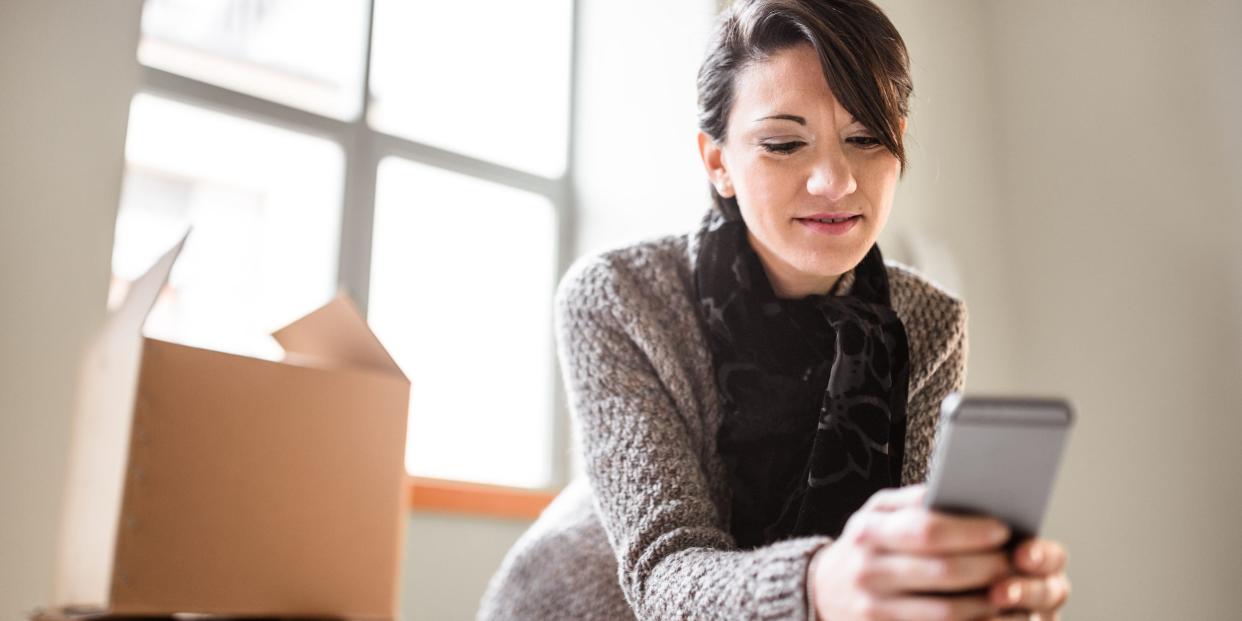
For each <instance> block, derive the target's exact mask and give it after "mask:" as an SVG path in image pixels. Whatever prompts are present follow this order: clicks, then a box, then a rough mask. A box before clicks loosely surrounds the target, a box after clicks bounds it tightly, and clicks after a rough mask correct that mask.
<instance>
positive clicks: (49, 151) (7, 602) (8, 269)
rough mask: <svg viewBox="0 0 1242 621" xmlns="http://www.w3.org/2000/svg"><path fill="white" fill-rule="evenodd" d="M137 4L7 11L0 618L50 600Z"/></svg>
mask: <svg viewBox="0 0 1242 621" xmlns="http://www.w3.org/2000/svg"><path fill="white" fill-rule="evenodd" d="M138 11H139V2H138V0H117V1H111V2H92V1H89V0H63V1H58V2H46V1H44V0H5V1H4V2H3V3H0V290H2V291H3V292H4V293H3V300H4V301H3V303H0V326H3V327H2V328H0V352H2V353H0V503H2V504H3V507H4V509H3V511H0V618H3V619H21V618H24V613H25V611H28V610H29V609H31V608H33V607H35V606H37V605H41V604H45V603H46V602H47V599H48V597H49V596H50V592H51V572H52V559H53V556H54V553H55V546H56V536H57V532H58V527H59V512H60V505H61V493H62V487H63V477H64V473H65V457H66V451H67V448H68V427H69V418H70V409H71V407H72V400H73V386H74V383H75V376H76V372H77V358H78V354H79V352H80V351H81V348H82V346H83V344H84V339H85V338H86V337H87V335H88V334H90V333H91V332H92V331H93V330H94V329H95V328H96V327H97V326H98V325H99V323H100V321H102V319H103V314H104V301H105V300H106V298H107V286H108V274H109V265H110V262H109V259H110V257H111V253H112V231H113V226H114V225H115V221H116V208H117V201H118V198H119V196H120V188H121V170H122V162H123V145H124V139H125V120H126V115H127V113H128V110H129V99H130V97H131V96H132V95H133V92H134V86H135V85H136V83H137V63H136V61H135V59H134V49H135V44H136V41H137V32H138Z"/></svg>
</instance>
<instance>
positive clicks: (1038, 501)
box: [927, 395, 1072, 538]
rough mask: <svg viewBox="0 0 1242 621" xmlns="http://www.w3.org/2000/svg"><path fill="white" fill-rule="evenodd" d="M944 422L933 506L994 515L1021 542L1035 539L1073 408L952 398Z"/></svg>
mask: <svg viewBox="0 0 1242 621" xmlns="http://www.w3.org/2000/svg"><path fill="white" fill-rule="evenodd" d="M941 417H942V418H941V420H942V422H943V425H944V426H943V427H942V428H941V430H940V440H939V442H938V443H937V445H936V450H935V452H934V453H933V456H932V474H931V478H930V480H929V482H928V493H927V499H928V505H929V506H930V507H931V508H932V509H935V510H938V511H945V512H951V513H982V514H989V515H993V516H995V517H997V518H999V519H1001V520H1004V521H1005V522H1007V523H1009V525H1010V526H1011V527H1012V528H1013V530H1014V534H1015V536H1016V537H1018V538H1024V537H1029V536H1034V535H1036V534H1037V533H1038V532H1039V528H1040V523H1041V522H1042V521H1043V516H1044V512H1045V510H1046V508H1047V505H1048V501H1049V497H1050V496H1051V493H1052V485H1053V483H1054V481H1055V479H1056V472H1057V469H1058V465H1059V464H1060V461H1061V454H1062V452H1063V450H1064V446H1065V440H1066V436H1067V434H1068V431H1069V427H1070V424H1071V421H1072V413H1071V411H1070V407H1069V404H1068V403H1067V402H1065V401H1063V400H1057V399H995V398H992V399H989V398H975V397H961V396H960V395H951V396H950V398H948V399H945V402H944V404H943V405H942V411H941Z"/></svg>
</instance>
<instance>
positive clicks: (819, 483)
mask: <svg viewBox="0 0 1242 621" xmlns="http://www.w3.org/2000/svg"><path fill="white" fill-rule="evenodd" d="M730 203H732V201H730ZM732 206H733V209H732V210H731V211H733V213H731V214H728V215H726V214H723V213H721V212H720V211H719V210H716V209H713V210H712V214H711V215H710V216H709V217H708V220H707V222H706V223H705V228H704V230H703V231H702V241H701V245H700V248H699V251H698V261H697V264H696V266H695V279H696V285H697V287H698V299H699V312H700V315H701V316H702V318H703V320H704V322H705V325H706V326H707V340H708V344H709V347H710V348H711V353H712V361H713V366H714V369H715V374H716V385H717V386H718V387H719V389H720V393H721V395H722V397H723V406H724V412H723V416H722V421H721V425H720V429H719V431H718V433H717V446H718V449H719V451H720V455H721V458H722V460H723V462H724V465H725V468H726V470H727V473H728V478H729V487H730V489H731V490H732V506H731V513H732V516H731V520H730V529H731V531H732V533H733V536H734V538H735V539H736V541H737V544H738V546H739V547H741V548H752V547H756V546H760V545H765V544H767V543H771V542H773V541H777V540H780V539H784V538H787V537H793V536H800V535H810V534H825V535H829V536H831V537H837V536H839V535H840V534H841V531H842V529H843V528H844V527H845V522H846V520H847V519H848V518H849V516H850V515H851V514H852V513H854V511H857V510H858V509H859V507H861V506H862V504H863V503H864V502H865V501H866V500H867V498H869V497H870V496H871V495H872V494H873V493H874V492H876V491H877V490H879V489H881V488H884V487H895V486H897V485H899V484H900V482H901V466H902V460H903V455H904V448H905V431H906V396H907V395H906V393H907V390H908V381H909V346H908V343H907V340H906V331H905V328H904V327H903V326H902V324H901V320H900V319H899V318H898V317H897V315H896V313H894V312H893V309H892V306H891V303H890V300H889V286H888V275H887V272H886V270H885V268H884V259H883V257H882V256H881V255H880V248H879V246H878V245H875V246H872V247H871V250H870V251H868V253H867V255H866V257H864V258H863V260H862V262H861V263H859V264H858V266H857V267H855V269H854V285H853V288H852V289H851V291H850V293H849V294H848V295H844V296H837V295H833V294H832V292H829V293H828V294H827V295H812V296H808V297H805V298H802V299H798V300H783V299H779V298H777V297H776V294H775V293H774V292H773V290H772V286H771V283H770V282H769V281H768V278H767V274H766V273H765V272H764V269H763V266H762V264H761V263H760V262H759V256H758V255H757V254H755V251H754V249H753V248H752V247H751V245H750V243H749V241H748V238H747V229H746V224H745V222H743V221H742V219H741V217H740V215H738V214H737V212H736V206H735V204H733V205H732Z"/></svg>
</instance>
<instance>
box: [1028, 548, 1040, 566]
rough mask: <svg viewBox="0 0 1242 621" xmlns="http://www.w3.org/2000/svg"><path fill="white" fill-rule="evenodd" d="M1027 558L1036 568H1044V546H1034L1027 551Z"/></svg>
mask: <svg viewBox="0 0 1242 621" xmlns="http://www.w3.org/2000/svg"><path fill="white" fill-rule="evenodd" d="M1026 557H1027V559H1029V560H1030V561H1031V565H1032V566H1034V567H1042V566H1043V564H1044V548H1043V546H1039V545H1033V546H1031V547H1029V548H1027V549H1026Z"/></svg>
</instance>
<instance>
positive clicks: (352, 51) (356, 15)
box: [138, 0, 367, 119]
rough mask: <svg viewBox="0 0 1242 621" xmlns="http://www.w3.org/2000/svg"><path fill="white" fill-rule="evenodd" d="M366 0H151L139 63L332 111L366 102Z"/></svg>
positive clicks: (344, 112) (345, 114) (348, 112)
mask: <svg viewBox="0 0 1242 621" xmlns="http://www.w3.org/2000/svg"><path fill="white" fill-rule="evenodd" d="M366 20H367V2H366V0H147V2H146V6H145V8H144V9H143V13H142V41H141V43H140V44H139V47H138V59H139V61H141V62H142V64H144V65H147V66H150V67H156V68H159V69H163V70H165V71H170V72H172V73H178V74H181V75H184V76H188V77H191V78H194V79H197V80H202V81H204V82H210V83H212V84H216V85H219V86H223V87H226V88H230V89H233V90H237V91H241V92H244V93H248V94H251V95H256V96H258V97H263V98H266V99H271V100H272V101H277V102H280V103H283V104H287V105H291V106H296V107H299V108H303V109H305V110H309V111H311V112H317V113H319V114H324V115H327V116H333V117H336V118H341V119H351V118H354V117H355V116H357V114H358V108H359V104H360V103H361V101H362V69H363V64H364V63H365V57H364V52H365V51H366Z"/></svg>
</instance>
